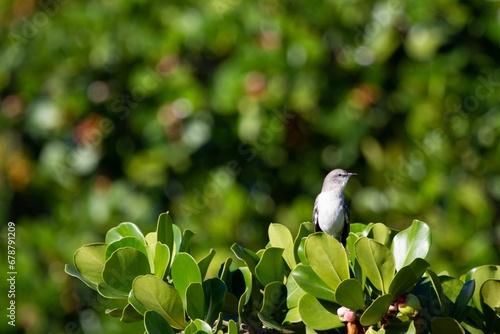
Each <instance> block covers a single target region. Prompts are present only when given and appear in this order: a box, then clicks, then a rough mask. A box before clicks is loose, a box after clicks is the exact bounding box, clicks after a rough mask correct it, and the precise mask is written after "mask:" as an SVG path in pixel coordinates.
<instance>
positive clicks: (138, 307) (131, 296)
mask: <svg viewBox="0 0 500 334" xmlns="http://www.w3.org/2000/svg"><path fill="white" fill-rule="evenodd" d="M127 300H128V303H129V304H130V305H132V307H133V308H134V309H135V310H136V311H137V312H139V313H140V314H142V315H144V313H146V311H147V310H148V309H147V308H145V307H144V305H142V304H141V303H139V301H138V300H137V299H136V298H135V296H134V291H133V290H130V293H129V294H128V299H127Z"/></svg>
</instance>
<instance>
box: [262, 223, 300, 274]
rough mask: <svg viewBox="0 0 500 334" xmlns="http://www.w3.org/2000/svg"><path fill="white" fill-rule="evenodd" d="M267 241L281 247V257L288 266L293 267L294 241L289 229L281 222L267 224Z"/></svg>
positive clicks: (294, 262) (294, 263) (273, 245)
mask: <svg viewBox="0 0 500 334" xmlns="http://www.w3.org/2000/svg"><path fill="white" fill-rule="evenodd" d="M268 234H269V242H270V243H271V246H272V247H277V248H282V249H283V258H284V259H285V261H286V263H287V264H288V267H289V268H294V267H295V265H296V264H297V263H296V261H295V255H294V243H293V238H292V233H290V230H289V229H288V228H287V227H286V226H284V225H281V224H270V225H269V231H268Z"/></svg>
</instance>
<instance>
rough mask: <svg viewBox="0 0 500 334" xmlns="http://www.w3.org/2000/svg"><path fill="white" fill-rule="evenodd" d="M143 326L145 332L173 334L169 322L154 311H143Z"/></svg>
mask: <svg viewBox="0 0 500 334" xmlns="http://www.w3.org/2000/svg"><path fill="white" fill-rule="evenodd" d="M144 328H145V329H146V333H147V334H175V332H174V330H173V329H172V327H171V326H170V325H169V323H168V322H167V321H166V320H165V319H164V318H163V317H162V316H161V315H160V314H158V313H157V312H155V311H147V312H146V313H144Z"/></svg>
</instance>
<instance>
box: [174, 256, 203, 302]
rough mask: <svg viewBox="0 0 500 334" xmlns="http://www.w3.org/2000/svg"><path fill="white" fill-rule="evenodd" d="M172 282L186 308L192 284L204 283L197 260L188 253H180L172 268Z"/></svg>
mask: <svg viewBox="0 0 500 334" xmlns="http://www.w3.org/2000/svg"><path fill="white" fill-rule="evenodd" d="M171 275H172V280H173V283H174V286H175V288H176V289H177V291H179V294H180V296H181V299H182V304H183V305H184V306H185V307H186V305H187V304H186V290H187V288H188V286H189V285H190V284H191V283H200V284H201V283H202V278H201V273H200V268H198V264H197V263H196V261H195V259H194V258H193V257H192V256H191V255H189V254H188V253H179V254H177V256H176V257H175V259H174V261H173V263H172V268H171Z"/></svg>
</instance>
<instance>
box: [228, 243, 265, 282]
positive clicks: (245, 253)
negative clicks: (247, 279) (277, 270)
mask: <svg viewBox="0 0 500 334" xmlns="http://www.w3.org/2000/svg"><path fill="white" fill-rule="evenodd" d="M231 250H232V251H233V253H234V255H236V257H237V258H238V259H240V260H242V261H244V262H245V263H246V265H247V266H248V269H250V272H251V273H252V275H255V266H256V265H257V263H259V260H260V259H259V257H258V256H257V254H255V253H254V252H252V251H251V250H249V249H246V248H244V247H241V246H240V245H238V244H233V245H232V246H231Z"/></svg>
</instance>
